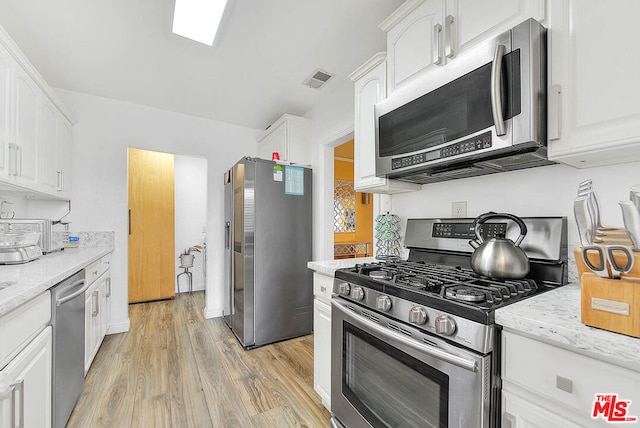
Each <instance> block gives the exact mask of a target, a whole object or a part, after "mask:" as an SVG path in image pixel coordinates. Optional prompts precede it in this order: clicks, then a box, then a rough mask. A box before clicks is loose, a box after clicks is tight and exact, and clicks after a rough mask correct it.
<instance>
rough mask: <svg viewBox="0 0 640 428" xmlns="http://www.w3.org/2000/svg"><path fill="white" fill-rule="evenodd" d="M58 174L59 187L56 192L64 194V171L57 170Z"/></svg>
mask: <svg viewBox="0 0 640 428" xmlns="http://www.w3.org/2000/svg"><path fill="white" fill-rule="evenodd" d="M56 174H57V175H58V185H57V188H56V190H57V191H58V192H62V191H63V190H64V174H63V173H62V170H57V171H56Z"/></svg>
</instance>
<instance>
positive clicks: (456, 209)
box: [451, 201, 467, 218]
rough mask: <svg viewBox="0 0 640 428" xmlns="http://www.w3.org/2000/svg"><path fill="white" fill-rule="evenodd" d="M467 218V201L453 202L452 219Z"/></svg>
mask: <svg viewBox="0 0 640 428" xmlns="http://www.w3.org/2000/svg"><path fill="white" fill-rule="evenodd" d="M466 216H467V201H459V202H451V217H453V218H462V217H466Z"/></svg>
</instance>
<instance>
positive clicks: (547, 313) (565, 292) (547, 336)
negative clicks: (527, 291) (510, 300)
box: [495, 283, 640, 371]
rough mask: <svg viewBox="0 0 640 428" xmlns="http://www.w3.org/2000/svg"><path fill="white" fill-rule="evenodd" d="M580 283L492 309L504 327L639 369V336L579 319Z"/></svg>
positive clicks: (497, 320)
mask: <svg viewBox="0 0 640 428" xmlns="http://www.w3.org/2000/svg"><path fill="white" fill-rule="evenodd" d="M580 301H581V296H580V284H575V283H572V284H568V285H565V286H564V287H559V288H557V289H555V290H552V291H549V292H546V293H542V294H539V295H537V296H534V297H531V298H529V299H526V300H523V301H521V302H517V303H514V304H511V305H508V306H506V307H504V308H501V309H498V310H496V313H495V320H496V323H497V324H499V325H501V326H503V327H504V328H505V330H508V331H512V332H514V333H516V334H520V335H523V336H528V337H530V338H532V339H536V340H539V341H541V342H546V343H548V344H550V345H553V346H557V347H560V348H564V349H567V350H569V351H573V352H577V353H579V354H583V355H586V356H589V357H592V358H596V359H599V360H602V361H605V362H608V363H612V364H615V365H618V366H622V367H626V368H628V369H631V370H634V371H640V339H638V338H635V337H630V336H626V335H623V334H619V333H614V332H610V331H606V330H601V329H598V328H595V327H589V326H586V325H584V324H582V322H581V321H580Z"/></svg>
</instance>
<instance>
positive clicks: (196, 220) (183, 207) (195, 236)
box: [173, 155, 207, 293]
mask: <svg viewBox="0 0 640 428" xmlns="http://www.w3.org/2000/svg"><path fill="white" fill-rule="evenodd" d="M173 165H174V177H175V178H174V195H175V197H174V199H175V210H174V215H175V234H176V241H175V242H176V244H175V250H176V251H175V255H176V257H175V259H174V260H175V261H176V275H178V274H179V273H181V272H183V269H180V267H179V266H180V259H179V255H180V253H182V252H183V251H184V250H185V249H186V248H190V247H193V246H194V245H202V244H203V243H204V242H205V239H206V236H207V159H206V158H203V157H196V156H183V155H175V156H174V162H173ZM192 254H194V256H195V259H194V261H193V267H192V268H190V269H189V272H191V274H192V276H193V279H192V289H193V290H204V289H205V283H204V277H205V275H204V269H203V267H204V266H203V264H204V263H203V262H204V256H205V254H204V253H202V252H201V253H198V252H193V253H192ZM185 291H189V287H188V283H187V275H182V276H181V277H180V284H179V288H178V284H176V292H178V293H179V292H185Z"/></svg>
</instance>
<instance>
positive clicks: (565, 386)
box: [556, 376, 573, 394]
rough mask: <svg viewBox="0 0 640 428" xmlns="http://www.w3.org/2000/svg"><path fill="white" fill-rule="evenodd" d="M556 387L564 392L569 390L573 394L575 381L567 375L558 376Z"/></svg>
mask: <svg viewBox="0 0 640 428" xmlns="http://www.w3.org/2000/svg"><path fill="white" fill-rule="evenodd" d="M556 388H558V389H561V390H563V391H564V392H568V393H569V394H573V381H572V380H571V379H567V378H566V377H562V376H556Z"/></svg>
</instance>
